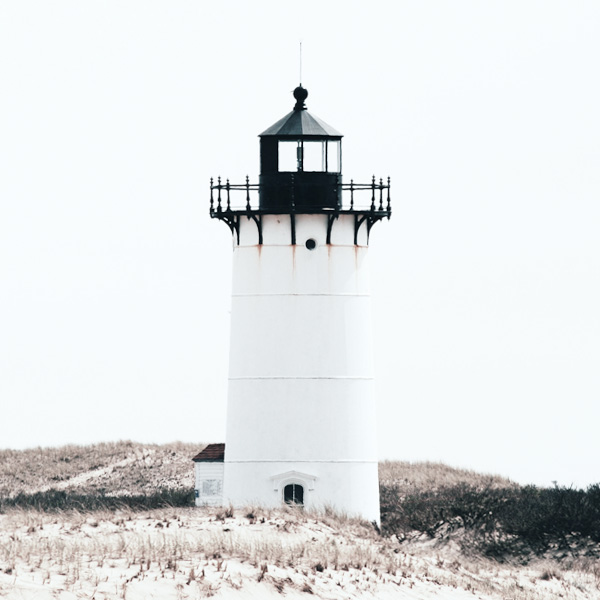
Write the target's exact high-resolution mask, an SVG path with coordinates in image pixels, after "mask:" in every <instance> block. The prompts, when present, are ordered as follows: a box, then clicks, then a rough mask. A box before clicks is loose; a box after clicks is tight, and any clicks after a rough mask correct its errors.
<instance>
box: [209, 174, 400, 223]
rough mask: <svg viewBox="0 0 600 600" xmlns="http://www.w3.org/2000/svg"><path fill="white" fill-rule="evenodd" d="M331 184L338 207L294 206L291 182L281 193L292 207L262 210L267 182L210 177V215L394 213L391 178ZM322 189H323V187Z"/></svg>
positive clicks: (382, 214)
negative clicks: (232, 181)
mask: <svg viewBox="0 0 600 600" xmlns="http://www.w3.org/2000/svg"><path fill="white" fill-rule="evenodd" d="M302 187H303V189H306V184H302ZM330 187H331V190H330V191H331V194H333V195H335V197H340V198H341V202H340V204H339V205H338V206H337V207H335V208H330V207H327V208H322V209H319V208H318V207H311V208H302V207H300V206H297V205H295V203H294V200H293V199H294V193H293V191H294V189H295V186H294V184H292V185H290V186H283V187H282V193H283V194H287V195H288V196H289V197H290V198H291V201H290V204H289V206H286V207H285V209H281V210H273V209H271V208H269V209H262V208H261V206H260V195H261V190H264V189H265V186H264V184H263V185H262V186H261V184H259V183H250V180H249V178H248V177H246V183H243V184H234V183H230V182H229V179H226V180H225V183H223V182H222V180H221V177H218V178H217V182H216V183H215V182H214V179H212V178H211V180H210V214H211V216H215V217H216V216H218V214H222V213H237V214H240V213H241V214H248V213H254V214H273V213H277V212H283V213H288V212H296V213H315V212H326V213H331V212H332V211H335V212H345V213H365V212H374V213H379V215H380V216H384V217H387V218H388V219H389V218H390V216H391V212H392V210H391V198H390V178H389V177H388V178H387V181H386V182H384V180H383V179H379V182H377V180H376V179H375V177H374V176H373V178H372V180H371V183H354V181H353V180H351V181H350V183H342V184H333V185H331V186H330ZM271 189H272V186H271ZM320 191H322V190H321V189H320ZM290 192H291V193H290ZM340 192H341V193H340Z"/></svg>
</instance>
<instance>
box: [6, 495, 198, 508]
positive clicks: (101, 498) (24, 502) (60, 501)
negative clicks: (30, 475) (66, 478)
mask: <svg viewBox="0 0 600 600" xmlns="http://www.w3.org/2000/svg"><path fill="white" fill-rule="evenodd" d="M193 505H194V491H193V490H191V489H162V490H157V491H156V492H155V493H153V494H140V495H134V496H111V495H105V494H102V493H99V494H78V493H73V492H66V491H63V490H47V491H45V492H35V493H33V494H26V493H19V494H17V495H16V496H14V497H10V498H0V512H5V511H6V509H7V508H14V507H19V508H35V509H37V510H43V511H59V510H69V509H75V510H80V511H92V510H118V509H123V508H129V509H133V510H148V509H152V508H165V507H170V506H193Z"/></svg>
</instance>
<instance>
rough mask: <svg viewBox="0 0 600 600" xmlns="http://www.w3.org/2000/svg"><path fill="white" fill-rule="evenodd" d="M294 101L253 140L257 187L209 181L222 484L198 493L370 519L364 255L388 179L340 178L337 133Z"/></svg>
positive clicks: (375, 517) (372, 485) (301, 94)
mask: <svg viewBox="0 0 600 600" xmlns="http://www.w3.org/2000/svg"><path fill="white" fill-rule="evenodd" d="M293 95H294V99H295V105H294V107H293V110H292V111H291V112H289V113H288V114H287V115H285V116H284V117H283V118H282V119H280V120H279V121H277V122H276V123H275V124H274V125H272V126H271V127H269V128H268V129H266V130H265V131H263V133H261V134H260V136H259V138H260V177H259V181H258V183H250V181H249V179H248V178H246V181H245V182H242V183H240V184H235V183H230V182H229V180H222V179H221V178H219V179H217V180H216V181H214V180H211V199H210V215H211V217H213V218H214V219H218V220H220V221H223V222H224V223H225V224H226V225H227V226H228V227H229V229H230V230H231V234H232V239H233V283H232V299H231V342H230V358H229V361H230V362H229V386H228V400H227V422H226V436H225V448H224V456H223V454H221V459H220V460H221V461H222V462H223V468H222V471H220V472H222V473H223V475H222V477H223V479H222V482H221V481H217V482H216V483H214V485H213V484H211V486H212V488H211V489H213V491H214V490H219V491H220V492H221V500H222V502H223V503H224V504H229V503H231V504H232V505H234V506H245V505H253V504H259V505H263V506H268V507H276V506H280V505H283V504H285V503H287V504H297V505H301V506H304V507H306V508H307V509H308V508H315V509H323V508H325V507H331V508H333V509H334V510H336V511H339V512H343V513H346V514H348V515H356V516H360V517H363V518H365V519H368V520H370V521H377V522H379V483H378V471H377V468H378V463H377V438H376V410H375V399H374V397H373V358H372V339H371V338H372V336H371V305H370V292H369V268H368V248H369V241H370V234H371V228H372V227H373V225H374V224H375V223H376V222H377V221H380V220H382V219H389V218H390V215H391V208H390V184H389V178H388V179H387V180H385V181H384V180H382V179H379V180H376V179H375V177H373V178H372V180H371V181H370V182H366V183H355V182H354V181H352V180H351V181H350V182H349V183H344V182H343V180H342V134H341V133H339V132H338V131H336V130H335V129H334V128H333V127H331V126H329V125H328V124H327V123H325V122H324V121H322V120H321V119H319V118H318V117H316V116H315V115H313V114H311V113H310V112H308V110H307V108H306V99H307V97H308V92H307V90H306V89H305V88H303V87H302V86H301V85H300V86H299V87H297V88H296V89H295V90H294V92H293ZM198 460H199V461H203V460H205V459H204V458H202V457H200V458H199V459H198ZM198 464H204V463H201V462H199V463H198ZM211 464H212V463H211ZM211 481H212V480H211ZM221 483H222V486H221ZM211 486H208V487H211ZM197 494H198V491H197ZM198 503H201V498H200V502H198Z"/></svg>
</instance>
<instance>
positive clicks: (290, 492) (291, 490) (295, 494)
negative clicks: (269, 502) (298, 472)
mask: <svg viewBox="0 0 600 600" xmlns="http://www.w3.org/2000/svg"><path fill="white" fill-rule="evenodd" d="M283 501H284V502H285V503H286V504H292V505H296V506H304V488H303V487H302V486H301V485H300V484H299V483H289V484H288V485H286V486H285V488H283Z"/></svg>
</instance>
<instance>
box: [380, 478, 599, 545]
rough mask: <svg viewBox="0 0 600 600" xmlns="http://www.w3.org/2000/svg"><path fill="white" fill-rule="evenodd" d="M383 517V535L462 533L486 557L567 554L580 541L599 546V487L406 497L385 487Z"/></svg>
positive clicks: (459, 488)
mask: <svg viewBox="0 0 600 600" xmlns="http://www.w3.org/2000/svg"><path fill="white" fill-rule="evenodd" d="M381 516H382V530H383V532H384V534H387V535H392V534H397V535H398V534H399V535H405V534H406V533H408V532H410V531H415V530H416V531H419V532H423V533H427V534H428V535H429V536H431V537H433V536H435V535H436V534H438V532H440V531H442V530H443V531H445V532H448V531H452V530H454V529H456V528H461V529H464V530H465V531H467V532H469V533H470V534H471V537H472V539H474V540H475V541H476V542H477V545H478V546H479V549H480V550H482V551H484V553H486V554H488V555H492V556H497V557H500V556H503V555H505V554H510V553H511V552H514V553H519V554H521V553H522V552H523V548H526V549H527V550H528V551H531V552H534V553H536V554H541V553H543V552H545V551H546V550H548V549H549V548H550V547H558V548H567V549H568V548H570V545H571V544H572V543H573V542H574V541H575V542H577V541H578V540H582V539H584V538H585V539H588V540H592V541H594V542H600V485H593V486H590V487H589V488H588V489H587V490H577V489H572V488H564V487H554V488H538V487H535V486H525V487H521V488H519V487H511V488H493V489H477V488H475V487H473V486H470V485H467V484H459V485H455V486H451V487H446V488H440V489H438V490H435V491H419V492H415V493H413V494H407V495H406V496H404V497H402V496H401V495H400V494H399V492H398V489H397V488H396V489H395V488H394V486H385V485H383V486H381ZM498 534H501V535H498ZM502 534H504V535H502ZM508 538H510V543H509V541H508Z"/></svg>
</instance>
